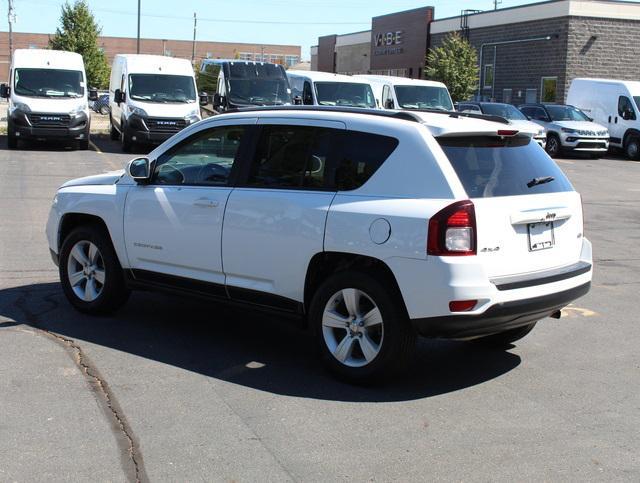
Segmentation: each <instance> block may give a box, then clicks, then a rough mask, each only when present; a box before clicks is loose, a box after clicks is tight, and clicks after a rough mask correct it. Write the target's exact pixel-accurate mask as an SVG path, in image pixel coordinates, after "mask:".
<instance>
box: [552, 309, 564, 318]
mask: <svg viewBox="0 0 640 483" xmlns="http://www.w3.org/2000/svg"><path fill="white" fill-rule="evenodd" d="M561 316H562V312H561V311H560V310H556V311H555V312H553V313H552V314H551V315H550V316H549V317H551V318H552V319H559V318H560V317H561Z"/></svg>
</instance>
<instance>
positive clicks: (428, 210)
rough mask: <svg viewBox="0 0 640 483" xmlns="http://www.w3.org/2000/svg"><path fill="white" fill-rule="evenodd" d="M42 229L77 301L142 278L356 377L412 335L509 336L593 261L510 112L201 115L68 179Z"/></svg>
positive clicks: (375, 369)
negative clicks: (286, 338)
mask: <svg viewBox="0 0 640 483" xmlns="http://www.w3.org/2000/svg"><path fill="white" fill-rule="evenodd" d="M223 220H224V223H223ZM46 232H47V237H48V242H49V247H50V250H51V254H52V258H53V260H54V261H55V262H56V263H57V264H58V265H59V270H60V280H61V282H62V288H63V290H64V293H65V295H66V297H67V299H68V300H69V302H70V303H71V304H72V305H73V306H74V307H75V308H77V309H78V310H80V311H82V312H86V313H89V314H98V313H104V312H110V311H114V310H116V309H118V308H119V307H120V306H122V304H124V303H125V301H126V299H127V296H128V294H129V290H130V289H137V288H141V289H161V290H172V291H174V292H176V293H180V294H196V295H199V296H207V297H210V298H212V299H215V300H221V301H227V302H235V303H241V304H245V305H246V306H247V307H250V306H251V307H256V308H261V309H265V310H267V309H268V310H270V311H276V312H278V313H280V314H283V315H285V316H291V317H295V318H297V319H299V320H301V321H303V322H305V323H306V324H308V327H309V328H310V329H311V330H312V331H313V333H314V334H315V335H316V338H317V344H318V348H319V351H320V354H321V358H322V360H323V362H324V363H325V364H326V366H327V367H328V368H329V369H330V370H332V371H333V372H334V373H336V374H338V375H339V376H341V377H343V378H346V379H347V380H350V381H354V382H372V381H377V380H379V379H380V378H383V377H386V376H388V375H390V374H392V373H393V372H394V371H395V370H397V369H398V368H399V367H401V366H403V365H404V364H405V363H407V362H408V361H409V360H410V359H409V358H410V355H411V351H412V349H413V347H414V345H415V344H414V343H415V338H416V335H417V334H421V335H424V336H427V337H444V338H454V339H473V338H477V340H478V341H483V342H485V343H487V344H497V345H504V344H507V343H511V342H514V341H516V340H518V339H520V338H522V337H524V336H525V335H526V334H527V333H528V332H530V331H531V330H532V329H533V327H534V326H535V324H536V322H537V321H539V320H540V319H543V318H545V317H547V316H554V317H559V316H560V309H561V308H562V307H564V306H565V305H567V304H568V303H570V302H571V301H573V300H574V299H576V298H578V297H580V296H582V295H584V294H585V293H587V291H588V290H589V287H590V281H591V273H592V268H591V265H592V255H591V243H590V242H589V241H588V240H587V239H586V238H585V236H584V231H583V219H582V208H581V200H580V195H579V194H578V193H577V192H576V191H575V190H574V189H573V187H572V186H571V183H570V182H569V180H568V179H567V178H566V177H565V175H564V174H563V172H562V171H561V170H560V168H559V167H558V166H557V165H556V164H555V163H554V162H553V160H551V159H550V158H549V156H547V154H546V153H545V152H544V151H543V150H541V149H539V147H538V146H537V145H536V144H535V143H534V142H533V141H532V140H531V137H530V135H529V134H525V135H523V134H520V133H518V132H517V131H516V130H514V129H513V128H512V126H510V125H509V124H507V123H506V122H504V123H498V122H491V121H486V120H482V119H474V118H469V117H462V116H460V117H458V116H452V115H451V113H448V112H443V113H440V114H436V113H431V112H429V113H425V112H415V113H409V112H388V111H380V110H366V109H357V110H354V109H346V108H345V109H335V108H325V109H323V108H319V107H313V108H311V109H309V108H306V107H304V106H301V107H292V108H289V109H287V108H280V109H277V108H270V109H254V110H245V111H242V112H237V113H229V114H224V115H219V116H214V117H211V118H208V119H205V120H204V121H202V122H200V123H197V124H196V125H193V126H189V127H188V128H186V129H185V130H183V131H181V132H180V133H178V134H176V135H175V136H173V137H172V138H171V139H170V140H168V141H167V142H165V143H164V144H162V145H161V146H159V147H157V148H156V149H154V150H153V151H152V152H151V153H150V154H149V155H148V156H147V157H141V158H136V159H134V160H132V161H130V162H129V164H128V165H127V169H126V172H122V171H120V172H112V173H107V174H101V175H97V176H90V177H87V178H80V179H76V180H72V181H69V182H67V183H65V184H64V185H63V186H62V187H61V188H60V189H59V190H58V192H57V194H56V196H55V198H54V201H53V205H52V207H51V211H50V215H49V219H48V223H47V229H46ZM187 310H188V309H187ZM214 320H215V311H213V312H212V322H213V321H214Z"/></svg>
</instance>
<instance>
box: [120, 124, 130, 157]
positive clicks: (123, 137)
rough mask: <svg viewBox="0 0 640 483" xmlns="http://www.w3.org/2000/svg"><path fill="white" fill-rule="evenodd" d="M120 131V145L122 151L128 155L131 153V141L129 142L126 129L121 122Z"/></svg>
mask: <svg viewBox="0 0 640 483" xmlns="http://www.w3.org/2000/svg"><path fill="white" fill-rule="evenodd" d="M120 129H121V131H120V144H121V145H122V151H123V152H125V153H130V152H131V151H133V141H132V140H131V136H129V135H128V134H127V128H126V126H125V125H124V122H122V121H121V122H120Z"/></svg>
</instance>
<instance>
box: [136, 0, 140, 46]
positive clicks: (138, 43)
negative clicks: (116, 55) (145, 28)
mask: <svg viewBox="0 0 640 483" xmlns="http://www.w3.org/2000/svg"><path fill="white" fill-rule="evenodd" d="M140 1H141V0H138V40H137V41H136V53H137V54H139V53H140Z"/></svg>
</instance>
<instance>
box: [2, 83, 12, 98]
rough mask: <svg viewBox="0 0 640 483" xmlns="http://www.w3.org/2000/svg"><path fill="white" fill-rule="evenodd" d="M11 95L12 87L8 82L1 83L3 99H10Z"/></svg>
mask: <svg viewBox="0 0 640 483" xmlns="http://www.w3.org/2000/svg"><path fill="white" fill-rule="evenodd" d="M10 95H11V88H10V87H9V86H8V85H7V84H0V97H2V98H3V99H9V96H10Z"/></svg>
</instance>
